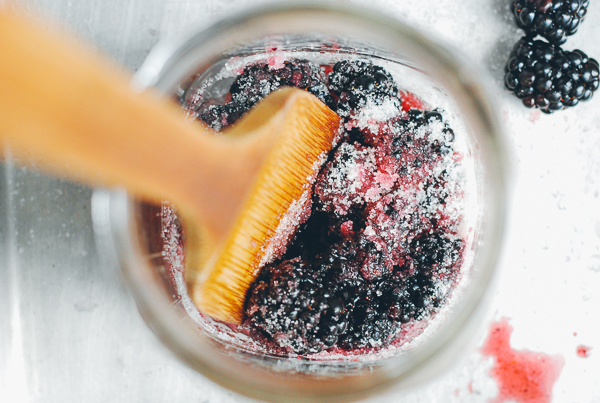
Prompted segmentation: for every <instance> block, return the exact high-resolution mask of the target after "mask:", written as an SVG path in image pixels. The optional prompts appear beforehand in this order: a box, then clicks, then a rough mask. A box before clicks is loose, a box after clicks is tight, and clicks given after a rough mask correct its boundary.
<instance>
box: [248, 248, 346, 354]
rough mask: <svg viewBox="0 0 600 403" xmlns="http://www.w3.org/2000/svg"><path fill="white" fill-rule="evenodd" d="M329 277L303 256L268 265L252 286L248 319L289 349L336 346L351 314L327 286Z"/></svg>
mask: <svg viewBox="0 0 600 403" xmlns="http://www.w3.org/2000/svg"><path fill="white" fill-rule="evenodd" d="M326 277H327V276H326V275H324V273H323V272H322V271H320V270H318V268H317V270H315V269H314V268H312V267H307V266H306V264H305V262H304V261H303V260H302V259H300V258H295V259H292V260H287V261H284V262H282V263H280V264H279V265H277V266H270V267H267V268H266V270H263V273H262V274H261V279H260V280H259V281H257V282H255V283H254V284H253V286H252V289H251V290H250V294H249V299H248V304H247V308H246V320H245V321H246V323H247V324H249V325H250V326H252V327H253V328H255V329H258V330H260V331H262V332H264V334H265V336H266V337H267V338H268V339H271V340H273V342H274V343H275V344H276V345H277V346H278V347H279V348H283V349H284V350H287V351H288V352H294V353H297V354H308V353H318V352H319V351H321V350H323V349H325V348H329V347H331V346H333V345H334V344H336V343H337V341H338V336H339V335H341V334H343V333H344V332H345V331H346V328H347V325H348V322H347V316H348V314H347V310H346V308H345V306H344V303H343V302H342V301H341V300H340V299H339V298H337V297H336V296H335V295H333V293H332V292H331V290H328V289H326V288H324V286H323V282H322V280H323V278H326Z"/></svg>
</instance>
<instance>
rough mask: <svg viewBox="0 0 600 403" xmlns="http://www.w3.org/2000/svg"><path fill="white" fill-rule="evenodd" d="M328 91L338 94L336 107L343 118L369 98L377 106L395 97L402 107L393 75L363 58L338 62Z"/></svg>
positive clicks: (331, 76)
mask: <svg viewBox="0 0 600 403" xmlns="http://www.w3.org/2000/svg"><path fill="white" fill-rule="evenodd" d="M329 90H330V91H331V92H332V93H333V94H334V95H335V96H336V97H337V109H334V110H336V112H337V113H338V114H339V115H340V116H342V117H347V116H348V115H349V113H350V111H351V110H352V109H357V108H359V107H361V106H364V105H366V103H367V100H372V101H373V102H375V103H376V104H377V105H381V104H382V103H383V102H384V101H386V100H392V101H395V102H396V103H397V105H398V107H400V100H399V99H398V87H397V86H396V83H395V82H394V79H393V78H392V76H391V75H390V74H389V73H388V72H387V71H386V70H385V69H383V68H382V67H380V66H375V65H373V64H371V63H367V62H363V61H358V60H353V61H348V60H342V61H339V62H337V63H336V64H335V65H334V66H333V71H332V72H331V74H330V75H329Z"/></svg>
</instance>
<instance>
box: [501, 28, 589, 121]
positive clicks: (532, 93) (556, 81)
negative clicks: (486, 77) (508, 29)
mask: <svg viewBox="0 0 600 403" xmlns="http://www.w3.org/2000/svg"><path fill="white" fill-rule="evenodd" d="M598 80H599V78H598V62H597V61H596V60H595V59H592V58H588V57H587V55H586V54H585V53H583V52H582V51H581V50H574V51H572V52H569V51H563V50H562V49H561V48H560V47H559V46H554V45H550V44H548V43H546V42H543V41H540V40H532V39H531V38H529V37H527V36H525V37H523V38H522V39H521V40H520V41H519V42H517V44H516V45H515V47H514V49H513V51H512V53H511V56H510V58H509V60H508V63H507V65H506V75H505V80H504V83H505V86H506V88H507V89H508V90H509V91H511V92H513V93H514V94H515V96H517V98H520V99H522V100H523V104H524V105H525V106H527V107H529V108H532V107H538V108H540V109H541V110H542V112H545V113H552V112H554V111H557V110H560V109H565V108H567V107H571V106H575V105H577V104H578V103H579V102H580V101H586V100H588V99H590V98H591V97H592V95H593V93H594V91H596V89H598Z"/></svg>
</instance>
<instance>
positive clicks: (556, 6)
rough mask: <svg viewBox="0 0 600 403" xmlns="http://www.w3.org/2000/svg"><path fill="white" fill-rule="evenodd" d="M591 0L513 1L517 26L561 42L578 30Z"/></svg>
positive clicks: (532, 35) (551, 40)
mask: <svg viewBox="0 0 600 403" xmlns="http://www.w3.org/2000/svg"><path fill="white" fill-rule="evenodd" d="M588 5H589V0H514V1H513V3H512V11H513V14H514V16H515V19H516V22H517V25H518V26H519V28H522V29H524V30H525V32H527V33H528V34H529V36H531V37H534V36H536V35H540V36H543V37H544V38H546V40H548V42H550V43H553V44H556V45H561V44H563V43H565V41H566V40H567V36H570V35H573V34H574V33H575V32H577V28H578V27H579V24H580V23H581V21H583V19H584V17H585V15H586V13H587V8H588Z"/></svg>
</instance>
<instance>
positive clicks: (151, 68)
mask: <svg viewBox="0 0 600 403" xmlns="http://www.w3.org/2000/svg"><path fill="white" fill-rule="evenodd" d="M274 44H275V45H274ZM273 48H275V49H276V51H277V52H282V54H287V55H288V56H289V55H290V54H291V55H292V56H294V55H296V54H298V55H300V54H301V55H302V57H303V58H308V59H313V60H315V61H317V62H323V61H325V62H327V61H335V60H340V59H342V58H361V59H371V60H373V61H374V62H375V63H376V64H380V65H384V67H385V68H386V69H389V70H390V71H392V72H393V74H394V76H396V77H401V78H402V82H401V83H399V88H401V89H403V90H408V91H411V92H413V93H415V94H417V95H418V96H419V97H421V98H423V99H425V100H428V101H429V100H430V99H434V100H435V102H431V103H432V104H434V105H435V106H443V108H444V109H445V110H446V111H448V112H449V114H450V115H452V116H453V118H454V123H453V124H456V125H458V126H459V127H460V130H455V131H456V133H457V136H459V134H458V133H459V132H460V136H462V138H463V141H464V142H465V144H466V151H465V154H466V157H467V158H468V160H469V161H471V162H470V163H469V164H467V170H468V171H469V172H467V174H466V175H465V177H466V178H467V179H466V180H468V181H469V184H468V187H469V189H470V190H469V195H468V200H469V206H470V207H469V208H468V212H466V213H465V217H466V218H465V219H466V220H468V225H469V226H470V228H471V229H472V231H471V232H472V234H471V243H470V245H469V253H470V256H471V257H472V258H470V259H467V260H466V261H465V265H467V266H468V267H465V269H464V270H465V273H466V274H465V275H466V277H467V279H466V281H464V282H463V283H464V284H463V286H462V287H461V290H460V292H457V294H458V295H457V296H455V297H453V299H452V301H453V302H452V306H451V307H450V308H448V309H446V312H445V313H444V315H443V318H441V319H439V320H437V321H436V325H435V329H434V330H433V331H431V332H428V336H427V337H425V338H424V339H423V340H421V342H420V343H418V344H416V345H415V346H414V347H411V348H408V349H404V350H402V351H400V352H398V353H395V354H388V355H381V356H377V357H376V358H372V357H364V359H363V358H361V357H359V358H358V360H357V359H356V357H353V359H352V360H344V359H336V360H333V359H331V360H316V361H315V360H310V359H302V358H289V357H286V358H282V357H276V356H273V355H269V354H266V353H262V352H260V351H256V350H253V349H247V348H244V345H243V342H242V343H240V342H236V341H231V340H229V339H224V338H220V337H218V335H215V333H214V332H213V333H211V332H210V331H206V330H205V329H204V330H203V329H202V326H199V324H198V323H197V320H196V319H195V318H193V316H194V315H191V314H190V310H189V306H188V307H187V308H186V307H184V306H183V303H182V299H181V295H180V292H179V290H178V289H177V287H176V286H175V285H174V282H173V277H172V275H171V274H172V273H170V272H169V270H168V267H169V264H167V263H168V262H166V259H167V254H165V253H164V248H165V245H164V243H165V241H164V237H163V236H162V235H161V234H162V230H163V225H164V222H162V221H161V211H163V210H162V208H163V206H160V205H152V204H148V203H145V202H142V201H139V200H136V199H135V198H134V197H132V196H130V195H128V194H126V193H125V192H119V191H97V192H96V193H95V194H94V198H93V218H94V225H95V231H96V234H97V239H98V244H99V248H100V253H101V254H104V255H106V256H112V257H114V258H115V259H116V260H117V261H118V264H119V265H120V266H121V267H122V271H123V274H124V277H125V279H126V280H127V283H128V284H129V286H130V289H131V291H132V293H133V295H134V296H135V299H136V302H137V304H138V307H139V310H140V312H141V314H142V315H143V317H144V319H145V320H146V322H147V323H148V325H149V326H150V327H151V328H152V330H153V331H154V332H155V333H156V334H157V336H158V337H159V338H160V339H161V340H162V341H163V342H164V344H166V345H167V346H168V347H169V348H170V349H171V350H172V351H173V352H174V353H175V354H176V355H177V356H178V357H179V358H181V359H182V360H183V361H185V362H186V363H187V364H188V365H190V366H191V367H193V368H194V369H196V370H197V371H199V372H200V373H202V374H204V375H205V376H207V377H208V378H210V379H212V380H214V381H215V382H217V383H219V384H221V385H223V386H225V387H227V388H230V389H232V390H234V391H236V392H238V393H241V394H244V395H247V396H251V397H254V398H259V399H264V400H269V401H285V402H290V401H312V400H317V401H338V400H355V399H359V398H363V397H366V396H368V395H370V394H372V393H374V392H376V391H380V390H382V389H384V388H387V387H390V386H392V385H395V386H398V387H412V386H414V385H415V384H417V383H419V382H422V381H425V380H429V379H431V378H432V377H433V376H435V375H436V374H438V373H439V372H441V371H442V370H443V369H445V368H447V367H448V365H449V364H450V363H451V362H452V360H453V359H454V358H456V357H457V356H458V355H460V354H461V352H462V351H464V347H465V345H466V343H468V342H469V339H470V338H469V336H470V335H471V334H472V333H473V329H474V328H476V326H477V324H478V323H479V321H480V320H481V317H482V313H483V312H484V309H483V306H484V305H485V304H484V302H485V300H486V297H488V296H489V294H490V286H491V282H492V279H493V274H494V271H495V267H496V261H497V257H498V253H499V249H500V246H501V242H502V233H503V226H504V214H505V200H506V196H505V178H504V171H505V165H504V162H503V158H504V157H503V156H504V149H503V146H502V138H501V130H500V126H499V123H498V118H497V116H496V109H495V108H494V106H493V105H492V104H491V102H490V99H489V98H488V96H487V95H486V91H485V88H484V87H485V86H484V82H483V79H482V78H481V76H480V74H479V72H478V71H476V70H474V68H473V64H472V63H469V62H468V61H467V60H465V59H463V58H462V57H461V56H460V55H458V54H456V53H455V52H453V51H452V50H451V49H449V48H448V47H447V46H444V45H441V44H439V43H436V42H435V41H433V40H431V39H429V38H428V37H427V36H426V35H424V34H422V33H420V32H418V31H417V30H415V29H413V28H411V27H410V26H408V25H406V24H405V23H403V22H401V21H398V20H395V19H392V18H389V17H387V16H385V15H381V14H378V13H376V12H374V11H371V10H368V9H364V8H359V7H355V6H351V5H349V4H325V5H324V4H323V3H318V4H317V3H315V4H307V3H299V4H275V5H270V6H266V7H263V8H254V9H251V10H249V11H247V12H244V13H241V14H237V15H235V16H230V17H227V18H225V19H223V20H221V21H219V22H217V23H215V24H213V25H212V26H210V27H208V28H205V29H202V30H200V31H197V32H196V33H194V34H192V35H191V36H188V37H187V38H186V39H185V40H183V41H179V42H170V43H163V44H160V45H158V46H157V47H156V48H155V49H154V50H153V51H152V52H151V54H150V55H149V56H148V58H147V60H146V61H145V63H144V64H143V66H142V67H141V68H140V70H139V71H138V73H137V74H136V76H135V80H134V84H135V85H136V86H137V87H138V88H140V89H141V90H142V89H144V88H147V87H154V88H156V89H158V90H159V91H161V92H163V93H164V94H167V95H168V96H171V97H173V98H174V99H176V100H177V101H179V102H181V103H183V104H187V103H189V102H191V98H192V97H193V94H194V91H196V90H197V89H198V88H199V87H200V86H202V85H205V83H207V82H209V81H207V78H210V77H215V76H216V75H217V74H218V72H219V71H220V70H221V69H223V68H224V66H226V65H227V63H230V62H231V61H235V60H238V61H239V60H240V59H243V58H246V57H249V58H252V57H257V56H261V55H262V54H265V52H271V51H272V50H273ZM286 52H288V53H286ZM322 64H323V63H322ZM214 91H216V92H219V86H218V85H215V86H214ZM221 92H222V90H221ZM455 129H456V128H455Z"/></svg>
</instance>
